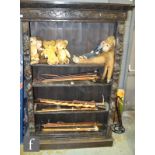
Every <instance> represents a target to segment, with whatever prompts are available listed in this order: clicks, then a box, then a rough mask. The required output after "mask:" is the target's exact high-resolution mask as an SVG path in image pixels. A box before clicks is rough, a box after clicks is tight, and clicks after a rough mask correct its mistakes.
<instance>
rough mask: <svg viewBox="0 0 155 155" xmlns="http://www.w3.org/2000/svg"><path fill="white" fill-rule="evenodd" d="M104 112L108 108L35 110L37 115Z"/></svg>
mask: <svg viewBox="0 0 155 155" xmlns="http://www.w3.org/2000/svg"><path fill="white" fill-rule="evenodd" d="M104 112H107V110H91V111H88V110H77V111H75V110H73V111H71V110H68V111H67V110H66V111H51V112H41V111H39V112H37V111H34V114H35V115H44V114H66V113H67V114H72V113H85V114H88V113H89V114H91V113H93V114H94V113H95V114H96V113H104Z"/></svg>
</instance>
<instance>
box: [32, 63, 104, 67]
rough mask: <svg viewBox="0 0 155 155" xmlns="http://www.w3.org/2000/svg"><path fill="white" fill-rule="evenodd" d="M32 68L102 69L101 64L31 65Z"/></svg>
mask: <svg viewBox="0 0 155 155" xmlns="http://www.w3.org/2000/svg"><path fill="white" fill-rule="evenodd" d="M31 66H32V67H91V68H92V67H103V66H104V65H103V64H74V63H70V64H58V65H49V64H32V65H31Z"/></svg>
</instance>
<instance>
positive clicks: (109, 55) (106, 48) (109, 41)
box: [73, 36, 115, 83]
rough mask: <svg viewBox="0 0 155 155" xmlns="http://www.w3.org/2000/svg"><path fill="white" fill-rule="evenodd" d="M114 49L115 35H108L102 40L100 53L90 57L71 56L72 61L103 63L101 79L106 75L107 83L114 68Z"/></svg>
mask: <svg viewBox="0 0 155 155" xmlns="http://www.w3.org/2000/svg"><path fill="white" fill-rule="evenodd" d="M114 51H115V37H114V36H109V37H107V38H106V40H104V41H103V42H102V53H100V54H99V55H95V56H94V57H90V58H85V57H81V56H79V57H78V56H73V62H74V63H80V64H103V65H104V72H103V75H102V80H104V78H105V77H106V75H107V83H109V82H110V81H111V77H112V73H113V68H114Z"/></svg>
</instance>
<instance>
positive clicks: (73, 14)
mask: <svg viewBox="0 0 155 155" xmlns="http://www.w3.org/2000/svg"><path fill="white" fill-rule="evenodd" d="M21 14H22V15H23V18H26V19H36V18H37V19H53V20H72V19H73V20H113V21H114V20H125V19H126V13H125V12H112V11H111V12H108V11H106V10H94V9H91V10H90V9H67V8H46V9H21Z"/></svg>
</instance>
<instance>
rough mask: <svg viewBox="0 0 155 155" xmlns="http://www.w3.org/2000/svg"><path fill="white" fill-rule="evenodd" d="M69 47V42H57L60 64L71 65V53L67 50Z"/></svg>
mask: <svg viewBox="0 0 155 155" xmlns="http://www.w3.org/2000/svg"><path fill="white" fill-rule="evenodd" d="M67 45H68V41H67V40H56V45H55V46H56V49H57V50H56V54H57V57H58V60H59V64H69V58H70V57H71V56H70V53H69V51H68V50H67V49H66V48H67Z"/></svg>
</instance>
